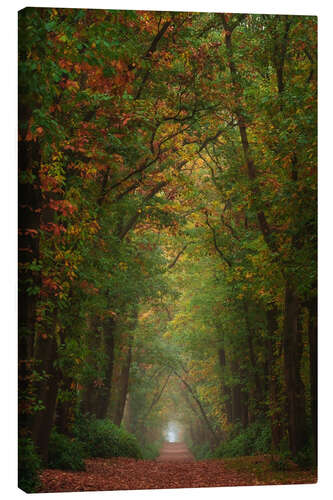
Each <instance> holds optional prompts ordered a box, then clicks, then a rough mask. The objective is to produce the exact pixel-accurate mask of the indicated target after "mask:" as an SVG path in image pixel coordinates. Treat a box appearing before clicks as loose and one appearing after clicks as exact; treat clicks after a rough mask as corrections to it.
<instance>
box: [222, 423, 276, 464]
mask: <svg viewBox="0 0 333 500" xmlns="http://www.w3.org/2000/svg"><path fill="white" fill-rule="evenodd" d="M270 449H271V431H270V427H269V425H268V424H266V423H265V424H262V423H261V424H260V423H257V422H254V423H253V424H251V425H249V426H248V427H246V429H242V430H241V431H240V432H239V433H238V434H237V435H236V436H234V437H232V438H231V439H229V440H227V441H224V442H223V443H221V444H220V445H219V446H218V447H217V448H216V450H215V451H214V453H213V456H214V457H215V458H224V457H237V456H244V455H256V454H264V453H269V452H270Z"/></svg>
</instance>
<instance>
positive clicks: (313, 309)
mask: <svg viewBox="0 0 333 500" xmlns="http://www.w3.org/2000/svg"><path fill="white" fill-rule="evenodd" d="M308 309H309V325H308V336H309V346H310V384H311V424H312V439H313V448H314V456H315V462H316V463H317V458H318V456H317V455H318V381H317V376H318V375H317V373H318V332H317V318H318V316H317V314H318V313H317V311H318V304H317V297H314V298H313V299H312V300H311V301H309V303H308Z"/></svg>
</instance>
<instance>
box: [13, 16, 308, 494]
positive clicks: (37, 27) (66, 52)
mask: <svg viewBox="0 0 333 500" xmlns="http://www.w3.org/2000/svg"><path fill="white" fill-rule="evenodd" d="M316 27H317V22H316V18H314V17H309V16H282V15H254V14H250V15H245V14H216V13H177V12H144V11H107V10H83V9H58V8H57V9H55V8H53V9H51V8H50V9H49V8H26V9H24V10H22V11H20V13H19V445H20V457H19V473H20V477H21V487H23V489H26V490H30V491H34V489H36V488H38V478H37V475H36V474H37V471H38V470H39V469H40V468H41V467H42V468H56V469H66V468H69V469H71V468H72V469H74V470H77V469H80V468H84V467H85V466H84V463H83V461H82V463H81V465H80V464H77V463H76V462H75V464H74V461H75V460H74V458H73V459H68V461H69V463H67V462H66V461H64V460H63V459H62V458H61V459H60V458H59V457H60V456H61V457H63V454H62V453H63V452H64V453H65V452H66V453H67V455H66V456H67V457H71V456H73V457H74V456H76V457H78V456H81V455H80V454H82V457H83V458H84V457H86V458H89V460H90V461H91V460H92V458H93V457H98V458H99V459H101V458H109V457H119V456H121V457H134V458H136V459H137V458H150V459H152V458H155V457H156V456H157V455H158V450H159V448H160V446H161V444H162V442H163V435H164V434H163V433H164V431H165V429H166V428H167V426H168V424H169V423H170V422H171V421H175V422H176V425H177V422H178V423H180V424H179V425H180V426H181V430H180V431H179V432H180V434H181V436H182V439H184V440H185V441H186V443H187V445H188V446H189V447H190V449H191V452H192V453H193V454H194V455H195V456H196V458H199V459H200V458H205V459H206V458H210V457H214V458H215V459H216V460H218V459H220V458H223V457H234V456H247V455H253V454H271V455H272V460H273V461H274V463H275V465H276V464H280V465H281V464H282V465H281V467H283V466H284V465H285V464H286V463H287V461H288V460H289V459H292V460H293V462H294V463H297V464H298V466H299V467H301V468H302V467H303V468H304V467H305V466H309V464H311V465H312V466H314V465H315V464H316V453H317V451H316V450H317V275H316V272H317V268H316V262H317V239H316V232H317V220H316V211H317V180H316V175H317V151H316V148H317V123H316V119H317V114H316V113H317V108H316V97H317V94H316V92H317V91H316V84H317V76H316V60H317V46H316V43H317V32H316ZM109 435H110V436H111V437H112V439H114V441H112V445H111V444H110V447H109V448H108V444H107V440H106V439H105V436H109ZM96 436H100V438H98V439H99V440H98V439H97V438H96ZM101 436H104V437H103V438H102V437H101ZM95 438H96V440H95V441H94V439H95ZM110 439H111V438H110ZM112 439H111V440H112ZM97 442H98V443H99V444H98V445H96V443H97ZM102 442H103V446H102V444H101V443H102ZM99 446H100V447H99ZM75 447H76V448H75ZM61 450H62V451H61ZM75 450H76V451H75ZM66 453H65V454H66ZM92 453H96V454H95V455H93V454H92ZM273 457H275V458H273ZM277 457H279V458H277ZM122 460H123V461H124V462H123V463H126V460H130V459H126V460H125V459H122ZM65 462H66V463H65ZM89 463H91V465H89V467H92V468H94V467H97V466H98V461H97V462H89ZM127 463H130V462H129V461H128V462H127ZM205 463H206V462H205ZM211 463H212V467H213V464H214V468H215V470H217V469H218V470H220V469H219V467H220V468H221V470H222V469H223V467H224V466H223V465H218V462H216V461H215V460H214V462H213V461H212V462H211ZM142 464H143V465H142V467H145V465H144V462H142ZM207 464H209V462H207ZM86 466H87V465H86ZM160 466H163V464H161V465H160ZM276 466H278V465H276ZM87 467H88V466H87ZM107 467H109V465H108V466H107ZM156 467H157V466H156ZM186 467H187V468H191V467H194V464H191V463H189V464H187V465H186ZM198 467H199V464H198ZM207 468H208V469H209V466H208V465H207ZM208 469H207V470H208ZM193 470H194V469H193ZM212 470H213V469H212ZM48 473H49V471H48V470H47V471H45V472H44V479H43V484H44V488H46V490H47V488H48V486H47V484H46V483H45V477H47V474H48ZM68 474H69V473H68ZM70 474H74V473H70ZM80 474H83V472H80ZM212 474H213V472H212ZM216 474H220V473H219V472H218V473H216ZM236 476H237V474H236ZM236 476H235V477H236ZM50 477H51V476H50ZM230 477H231V476H230ZM237 477H238V476H237ZM239 477H241V476H239ZM247 480H248V479H244V478H243V479H240V482H239V483H237V484H259V483H256V482H255V481H254V482H253V481H252V480H251V481H252V482H250V483H246V481H247ZM216 481H217V482H218V483H219V484H220V482H219V479H216ZM216 481H213V479H212V483H211V485H212V486H213V485H215V484H217V483H216ZM230 481H232V478H231V479H230ZM242 481H245V483H244V482H242ZM236 482H237V478H236ZM304 482H306V477H304ZM105 484H106V483H105ZM117 484H118V483H117ZM128 484H129V483H128ZM133 484H134V483H133ZM135 484H136V483H135ZM147 484H148V483H147ZM170 484H171V483H170ZM184 484H185V483H184ZM186 484H187V483H186ZM221 484H222V483H221ZM260 484H263V483H262V482H261V483H260ZM45 485H46V486H45ZM205 485H208V484H206V483H205ZM120 487H121V486H120ZM133 487H136V486H133ZM139 487H140V486H139ZM146 487H149V485H147V486H146ZM170 487H172V485H171V486H170ZM50 488H51V486H50ZM88 489H89V488H88ZM92 489H94V488H93V485H92ZM100 489H103V487H101V488H100ZM105 489H115V488H112V487H111V486H110V484H109V483H108V485H107V487H106V488H105ZM46 490H45V491H46ZM47 491H56V490H54V489H53V490H52V488H51V489H50V490H47ZM66 491H69V490H66Z"/></svg>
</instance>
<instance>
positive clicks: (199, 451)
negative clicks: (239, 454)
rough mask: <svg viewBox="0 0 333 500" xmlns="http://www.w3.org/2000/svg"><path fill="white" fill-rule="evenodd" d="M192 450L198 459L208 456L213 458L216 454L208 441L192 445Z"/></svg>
mask: <svg viewBox="0 0 333 500" xmlns="http://www.w3.org/2000/svg"><path fill="white" fill-rule="evenodd" d="M190 450H191V452H192V453H193V455H194V456H195V458H196V460H206V459H208V458H213V456H214V454H213V452H212V449H211V447H210V445H209V444H208V443H204V444H197V445H192V446H191V447H190Z"/></svg>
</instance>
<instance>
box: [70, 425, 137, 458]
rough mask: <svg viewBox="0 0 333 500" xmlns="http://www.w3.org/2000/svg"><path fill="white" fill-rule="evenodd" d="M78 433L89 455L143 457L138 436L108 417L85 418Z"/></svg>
mask: <svg viewBox="0 0 333 500" xmlns="http://www.w3.org/2000/svg"><path fill="white" fill-rule="evenodd" d="M76 433H77V437H78V439H79V441H80V442H81V443H82V444H83V446H84V449H85V452H86V455H87V456H89V457H100V458H111V457H133V458H142V453H141V450H140V447H139V444H138V442H137V440H136V437H135V436H134V435H133V434H130V433H129V432H127V431H126V430H125V429H124V428H122V427H118V426H116V425H115V424H113V423H112V422H111V421H110V420H108V419H104V420H101V419H96V418H90V419H88V418H86V419H84V418H83V419H82V420H81V421H80V423H79V424H78V425H77V427H76Z"/></svg>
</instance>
